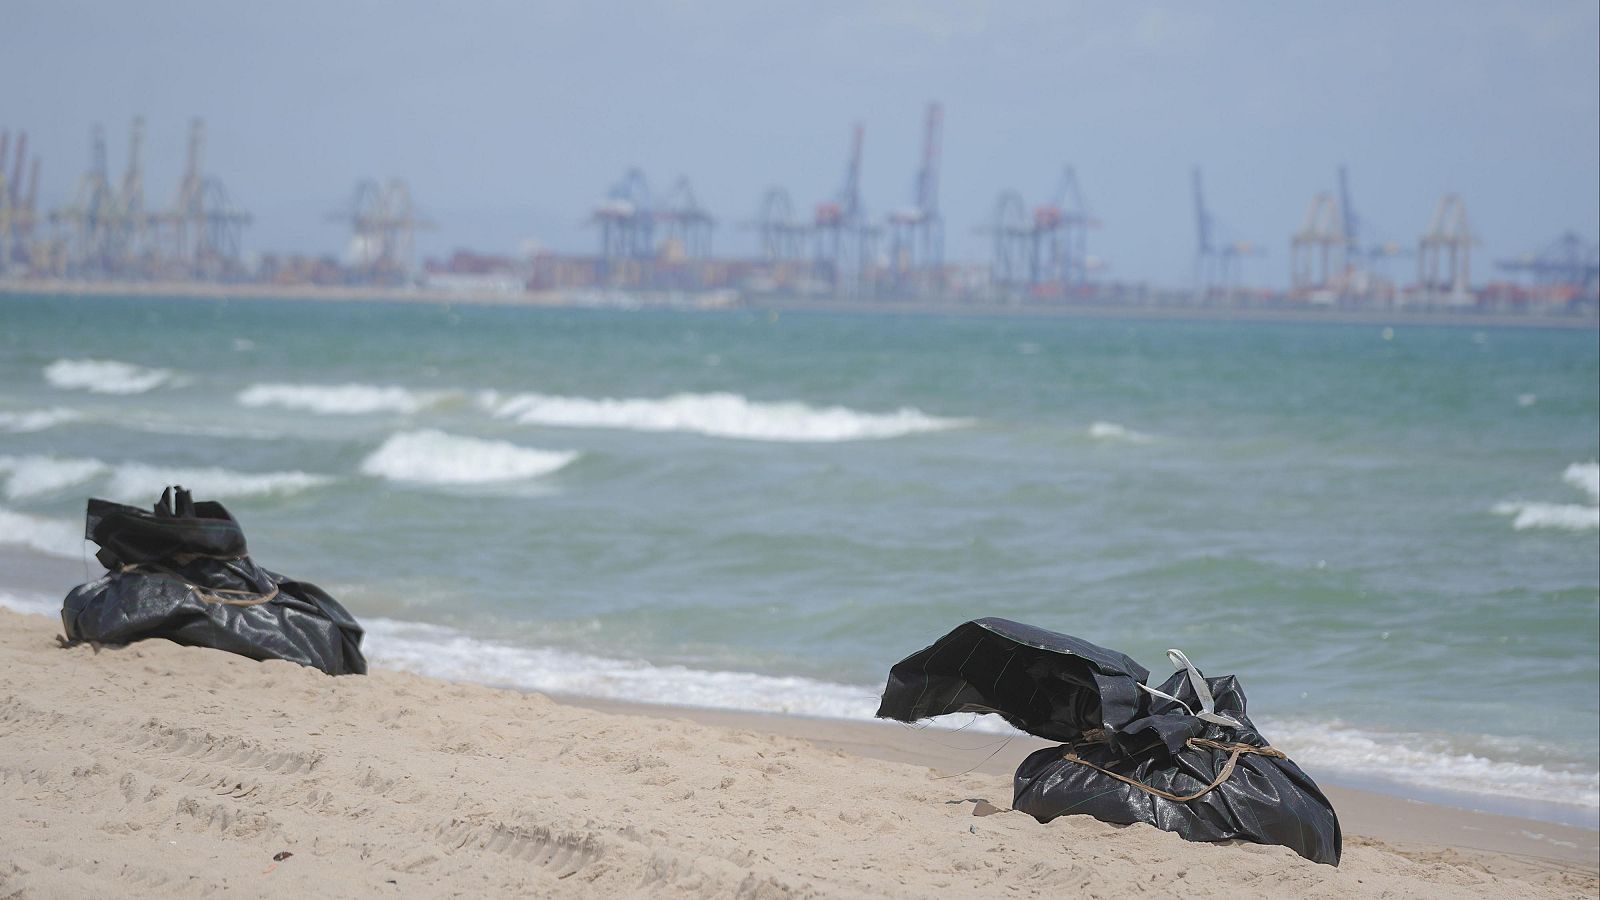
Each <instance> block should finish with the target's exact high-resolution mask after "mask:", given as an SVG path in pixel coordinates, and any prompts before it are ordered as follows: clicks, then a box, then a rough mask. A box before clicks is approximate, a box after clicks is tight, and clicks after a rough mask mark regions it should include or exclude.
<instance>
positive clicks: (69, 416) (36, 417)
mask: <svg viewBox="0 0 1600 900" xmlns="http://www.w3.org/2000/svg"><path fill="white" fill-rule="evenodd" d="M81 418H83V414H82V413H79V412H78V411H77V410H73V409H67V408H66V407H64V406H57V407H53V408H51V409H33V410H27V411H25V412H0V431H9V432H12V433H13V434H20V433H23V432H30V431H44V430H45V429H46V428H54V427H56V426H57V425H61V424H64V423H67V422H74V421H77V420H78V419H81Z"/></svg>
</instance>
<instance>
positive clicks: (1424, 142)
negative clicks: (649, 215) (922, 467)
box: [0, 0, 1600, 284]
mask: <svg viewBox="0 0 1600 900" xmlns="http://www.w3.org/2000/svg"><path fill="white" fill-rule="evenodd" d="M1597 48H1600V4H1597V3H1596V2H1595V0H1576V2H1562V0H1552V2H1536V0H1523V2H1514V3H1510V2H1508V3H1500V2H1495V3H1464V2H1437V3H1435V2H1427V3H1421V2H1419V3H1377V2H1372V3H1368V2H1357V3H1340V4H1332V3H1327V4H1322V5H1320V6H1317V7H1315V8H1313V7H1312V6H1311V5H1310V4H1304V3H1268V2H1259V3H1252V4H1235V3H1222V4H1206V5H1202V4H1195V3H1177V4H1115V3H1103V4H1083V3H1071V2H1049V0H1042V2H1015V3H986V2H978V0H965V2H955V3H938V2H884V3H869V2H817V3H786V4H781V5H778V4H762V3H756V2H749V0H711V2H693V0H676V2H643V0H641V2H635V3H611V2H590V3H570V4H559V5H555V4H550V5H547V4H539V3H529V2H457V3H449V4H445V3H438V4H424V3H409V2H407V3H400V2H273V3H259V2H258V3H239V2H172V0H141V2H136V3H125V2H103V3H82V2H70V0H21V2H18V0H8V2H6V3H4V4H0V85H4V96H5V100H4V102H0V127H9V128H11V129H13V131H14V130H15V129H17V128H19V127H20V128H25V129H27V131H28V132H29V135H30V139H31V140H32V141H33V146H34V147H35V148H36V149H37V150H39V151H40V153H41V154H42V156H43V158H44V179H43V181H44V183H43V187H42V189H41V193H42V195H43V198H44V199H45V200H46V201H48V202H49V203H50V204H57V203H62V202H65V201H66V200H68V199H69V198H70V196H71V194H72V191H73V189H74V185H75V183H76V180H77V178H78V175H79V174H80V173H81V172H82V170H83V169H84V168H85V166H86V165H87V162H88V134H89V129H90V126H91V125H92V124H93V123H95V122H101V123H104V124H105V125H106V127H107V129H108V132H109V134H110V139H111V140H110V149H111V168H112V176H113V179H119V178H120V177H121V169H122V167H123V165H124V161H125V155H124V154H125V152H126V146H127V127H128V122H129V120H130V119H131V118H132V117H133V116H134V115H136V114H143V115H144V116H145V117H146V119H147V120H148V131H149V134H148V140H147V151H146V154H147V165H146V184H147V187H148V189H149V190H150V191H151V192H152V193H153V194H154V195H155V196H156V197H158V198H160V199H161V200H162V202H163V203H166V202H170V201H169V200H168V199H167V198H170V197H171V195H172V193H173V191H174V190H175V187H176V183H177V179H178V175H179V170H180V169H181V167H182V164H183V152H184V143H185V140H186V131H187V127H188V120H189V118H190V117H191V116H194V115H201V116H204V117H205V118H206V120H207V122H208V124H209V129H210V144H209V149H208V155H207V160H206V168H207V170H208V171H209V172H210V173H211V174H214V175H217V176H219V177H220V178H221V179H222V180H223V182H224V183H225V184H226V185H227V187H228V188H229V190H230V191H231V192H232V194H233V196H234V198H235V199H236V201H237V202H238V203H239V205H241V206H243V207H245V208H247V209H249V210H250V211H251V212H253V213H254V214H255V216H256V223H255V224H254V225H253V226H252V227H251V228H250V229H249V230H248V231H247V232H246V239H245V242H246V246H247V248H248V249H250V250H255V251H264V250H279V251H302V252H306V251H309V252H337V251H339V250H341V249H342V248H343V245H344V241H345V235H344V233H343V231H342V230H341V228H340V226H338V225H335V224H330V223H328V222H326V221H325V220H324V218H325V215H326V213H328V212H329V211H331V210H333V209H335V208H337V207H339V206H341V205H343V204H344V203H345V202H346V200H347V198H348V196H349V194H350V193H351V192H352V190H353V188H354V185H355V182H356V181H357V179H359V178H362V177H369V176H372V177H384V178H387V177H390V176H402V177H404V178H406V179H407V180H409V182H410V184H411V188H412V192H413V195H414V197H415V198H416V202H417V204H418V205H419V206H420V207H422V208H423V209H424V210H425V211H426V212H427V213H428V214H430V215H431V216H432V217H433V218H435V219H436V220H438V222H439V224H440V227H439V229H438V230H437V231H435V232H433V233H431V234H428V235H425V236H421V237H420V238H419V242H418V243H419V249H421V250H423V251H425V252H428V253H431V254H440V253H442V252H445V251H448V250H449V249H450V248H453V247H457V246H467V247H473V248H476V249H480V250H484V251H498V252H511V251H514V250H515V249H516V248H517V247H518V246H520V245H521V243H522V242H523V241H525V240H528V239H536V240H538V241H541V242H542V243H544V244H546V245H548V246H551V247H554V248H558V249H565V250H573V251H592V249H593V248H594V246H595V245H596V243H597V241H598V235H597V234H596V233H595V232H594V230H593V229H591V228H588V227H586V226H585V225H584V220H585V219H586V217H587V214H588V211H589V209H590V208H591V207H592V206H593V205H594V203H595V202H596V201H597V200H598V199H599V198H600V197H602V196H603V195H604V194H605V192H606V189H607V188H608V186H609V185H610V184H611V183H612V182H614V181H616V180H617V179H618V178H619V177H620V176H621V175H622V173H623V171H624V170H625V169H626V168H628V167H629V166H632V165H638V166H640V167H642V168H643V169H644V171H645V172H646V174H647V175H648V177H649V179H650V181H651V183H652V186H653V187H655V188H656V190H657V191H665V189H666V188H667V187H668V186H669V185H670V184H671V182H672V180H673V179H675V178H676V177H677V176H678V175H679V174H686V175H688V176H689V178H690V179H691V180H692V182H693V183H694V186H695V188H696V190H697V193H698V194H699V196H700V199H701V201H702V202H703V203H704V204H705V205H706V206H707V207H709V208H710V209H711V211H712V212H713V213H714V214H716V215H717V216H718V217H719V219H720V224H719V228H718V230H717V233H716V238H715V247H716V249H717V250H718V252H719V253H721V252H743V251H746V250H749V249H752V248H753V247H754V238H753V235H752V234H751V233H750V232H748V231H747V230H744V229H742V228H740V227H739V226H740V224H741V223H743V222H746V221H748V220H749V219H751V218H753V216H754V214H755V210H756V207H757V204H758V201H759V199H760V197H761V194H762V192H763V191H764V190H765V189H766V188H767V187H768V186H770V185H774V184H778V185H783V186H786V187H787V188H788V190H789V191H790V193H791V195H792V196H793V197H794V199H795V202H796V205H797V206H798V207H800V208H801V209H802V210H805V211H807V212H809V210H810V209H811V207H812V206H813V205H814V204H815V203H816V202H817V201H819V200H822V199H824V198H825V197H826V196H828V195H830V194H832V193H833V192H834V191H835V190H836V188H837V186H838V184H839V182H840V180H841V177H842V174H843V169H844V162H845V154H846V150H847V143H848V140H849V130H850V125H851V123H852V122H854V121H857V120H860V121H861V122H863V123H864V124H865V126H866V145H865V147H866V150H865V164H864V172H863V195H864V200H865V203H866V206H867V209H868V211H869V212H870V213H871V214H872V215H873V216H874V217H877V216H881V215H882V214H883V213H884V212H886V211H888V210H890V209H893V208H896V207H900V206H904V205H906V204H907V203H908V202H909V200H910V196H911V189H912V178H913V175H914V172H915V169H916V165H917V156H918V153H919V145H920V142H921V134H920V131H921V127H922V117H923V111H924V107H925V105H926V104H927V102H928V101H929V100H935V99H937V100H940V101H942V102H943V103H944V106H945V142H944V169H943V176H942V180H941V181H942V183H941V199H942V207H943V209H944V212H945V217H946V222H947V224H946V230H947V234H948V246H949V252H948V255H949V256H950V257H952V258H953V259H964V260H971V261H985V260H987V257H988V242H987V239H986V238H985V237H983V236H982V235H980V234H978V233H977V229H978V228H979V227H980V226H981V225H982V224H983V223H984V222H986V221H987V220H988V219H989V218H990V215H991V209H992V207H993V206H994V203H995V198H996V196H997V195H998V194H999V192H1000V191H1001V190H1002V189H1006V188H1014V189H1017V190H1019V191H1021V192H1022V193H1023V195H1024V197H1025V198H1026V199H1027V201H1028V202H1029V204H1030V205H1031V204H1034V203H1038V202H1043V201H1044V200H1045V199H1047V197H1048V195H1049V194H1051V193H1052V192H1053V191H1054V189H1055V185H1056V182H1057V181H1058V179H1059V177H1060V172H1061V169H1062V167H1063V166H1064V165H1065V164H1068V163H1070V164H1072V165H1073V166H1075V167H1076V169H1077V172H1078V176H1079V179H1080V181H1081V182H1082V185H1083V188H1084V191H1085V193H1086V195H1087V199H1088V202H1089V205H1090V207H1091V209H1092V211H1093V212H1094V214H1095V215H1097V216H1098V217H1099V218H1100V219H1101V220H1102V221H1103V226H1102V227H1101V228H1100V229H1099V230H1098V231H1097V232H1095V233H1093V234H1092V235H1091V237H1090V253H1091V254H1092V255H1094V256H1097V257H1101V258H1103V259H1104V260H1105V261H1106V262H1107V263H1108V264H1109V266H1110V272H1111V273H1112V274H1113V276H1114V277H1117V278H1121V279H1128V280H1148V281H1154V282H1158V283H1169V284H1181V283H1186V282H1187V279H1188V278H1189V273H1190V268H1191V263H1192V258H1193V252H1194V215H1193V207H1192V203H1191V198H1190V191H1189V170H1190V167H1191V166H1192V165H1196V164H1198V165H1200V166H1202V167H1203V169H1204V172H1205V178H1206V188H1207V193H1208V195H1209V197H1208V199H1209V201H1210V203H1211V206H1212V207H1213V210H1214V212H1215V214H1216V215H1217V217H1218V218H1219V220H1221V222H1222V223H1223V224H1224V226H1225V227H1226V228H1227V230H1228V231H1229V232H1230V233H1231V234H1232V235H1233V236H1235V237H1237V238H1243V239H1250V240H1253V241H1257V242H1261V243H1263V244H1265V245H1266V246H1267V247H1268V249H1269V252H1270V254H1271V255H1270V256H1268V257H1267V258H1265V259H1261V260H1255V261H1253V266H1252V268H1251V269H1250V270H1249V271H1248V272H1247V274H1248V275H1250V276H1251V278H1252V280H1257V281H1261V282H1263V283H1274V284H1278V283H1283V282H1285V281H1286V280H1287V268H1288V236H1289V234H1290V232H1291V231H1293V230H1294V229H1295V228H1296V227H1298V224H1299V222H1300V219H1301V217H1302V216H1303V214H1304V212H1305V208H1306V205H1307V203H1308V202H1309V201H1310V199H1311V197H1312V195H1313V194H1315V193H1316V192H1317V191H1319V190H1324V189H1331V188H1333V187H1334V180H1335V169H1336V167H1337V166H1338V165H1339V164H1340V163H1341V162H1343V163H1347V164H1348V165H1349V167H1350V173H1351V181H1352V186H1353V190H1354V197H1355V206H1356V209H1357V211H1358V213H1359V214H1360V215H1361V216H1362V218H1363V221H1364V223H1365V224H1366V225H1367V226H1368V234H1369V235H1370V236H1372V237H1375V238H1384V239H1388V240H1397V241H1402V242H1404V243H1406V244H1414V243H1415V241H1416V238H1417V235H1418V234H1419V233H1420V232H1421V231H1422V230H1423V228H1424V227H1425V225H1426V224H1427V220H1428V218H1429V216H1430V214H1431V212H1432V210H1433V206H1434V204H1435V203H1436V202H1437V201H1438V199H1439V197H1440V196H1441V195H1442V194H1444V193H1446V192H1450V191H1455V192H1459V193H1460V194H1461V195H1462V196H1463V198H1464V199H1465V201H1466V205H1467V209H1468V211H1469V213H1470V214H1471V217H1472V220H1473V223H1474V225H1475V227H1476V229H1477V230H1478V232H1479V233H1480V234H1481V236H1482V240H1483V247H1482V248H1481V252H1480V254H1479V255H1478V256H1477V258H1476V259H1477V261H1476V262H1475V265H1474V276H1475V278H1477V279H1478V280H1482V278H1483V277H1484V276H1485V275H1489V274H1491V273H1492V267H1491V266H1490V265H1489V260H1491V259H1494V258H1499V257H1505V256H1509V255H1512V254H1516V253H1521V252H1524V251H1528V250H1533V249H1537V248H1539V247H1540V246H1542V245H1544V244H1545V243H1547V242H1549V241H1550V240H1551V239H1553V238H1554V237H1555V236H1557V235H1558V234H1559V233H1561V232H1562V231H1564V230H1567V229H1574V228H1575V229H1577V230H1579V231H1580V232H1582V233H1584V234H1585V236H1586V237H1588V238H1589V239H1590V240H1594V239H1595V237H1596V234H1597V232H1600V199H1597V198H1600V59H1597V52H1600V51H1597ZM1403 265H1407V264H1403ZM1409 270H1410V269H1409V267H1407V268H1406V271H1409ZM1396 274H1399V273H1398V272H1397V273H1396Z"/></svg>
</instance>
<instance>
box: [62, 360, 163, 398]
mask: <svg viewBox="0 0 1600 900" xmlns="http://www.w3.org/2000/svg"><path fill="white" fill-rule="evenodd" d="M44 378H45V380H46V381H48V382H50V383H51V384H52V385H54V386H56V387H58V388H62V389H64V390H75V391H89V392H91V393H95V394H143V393H145V392H146V391H152V390H155V389H156V388H158V387H161V386H162V385H164V384H174V383H176V382H177V373H175V372H173V371H172V370H170V369H152V368H147V367H145V366H136V365H134V364H133V363H125V362H118V361H117V360H114V359H58V360H56V361H55V362H53V363H51V364H50V365H48V366H45V367H44Z"/></svg>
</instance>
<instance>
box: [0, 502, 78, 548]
mask: <svg viewBox="0 0 1600 900" xmlns="http://www.w3.org/2000/svg"><path fill="white" fill-rule="evenodd" d="M0 544H9V545H11V546H13V547H27V548H28V549H30V550H37V551H38V552H40V553H47V554H49V555H51V556H61V557H65V558H67V559H78V558H79V557H81V556H82V555H83V550H84V547H83V523H82V522H66V521H63V520H61V519H45V518H41V517H39V516H30V515H28V514H27V513H19V512H13V511H11V510H9V509H0Z"/></svg>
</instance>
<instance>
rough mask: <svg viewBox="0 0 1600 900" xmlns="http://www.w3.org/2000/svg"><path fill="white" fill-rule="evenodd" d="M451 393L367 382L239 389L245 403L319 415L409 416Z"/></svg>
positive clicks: (252, 405)
mask: <svg viewBox="0 0 1600 900" xmlns="http://www.w3.org/2000/svg"><path fill="white" fill-rule="evenodd" d="M448 396H450V394H449V392H447V391H413V390H410V389H408V388H403V387H393V386H390V387H379V386H376V385H370V384H253V385H251V386H250V387H247V388H245V389H244V390H242V391H240V392H239V397H238V400H239V402H240V403H242V404H244V405H245V406H251V407H262V406H278V407H282V408H284V409H293V410H303V411H305V412H313V413H317V414H318V415H324V416H333V415H361V414H366V413H402V414H405V415H411V414H413V413H416V412H419V411H421V410H424V409H427V408H429V407H431V406H434V405H437V404H438V403H439V402H441V401H442V400H444V399H445V398H446V397H448Z"/></svg>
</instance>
